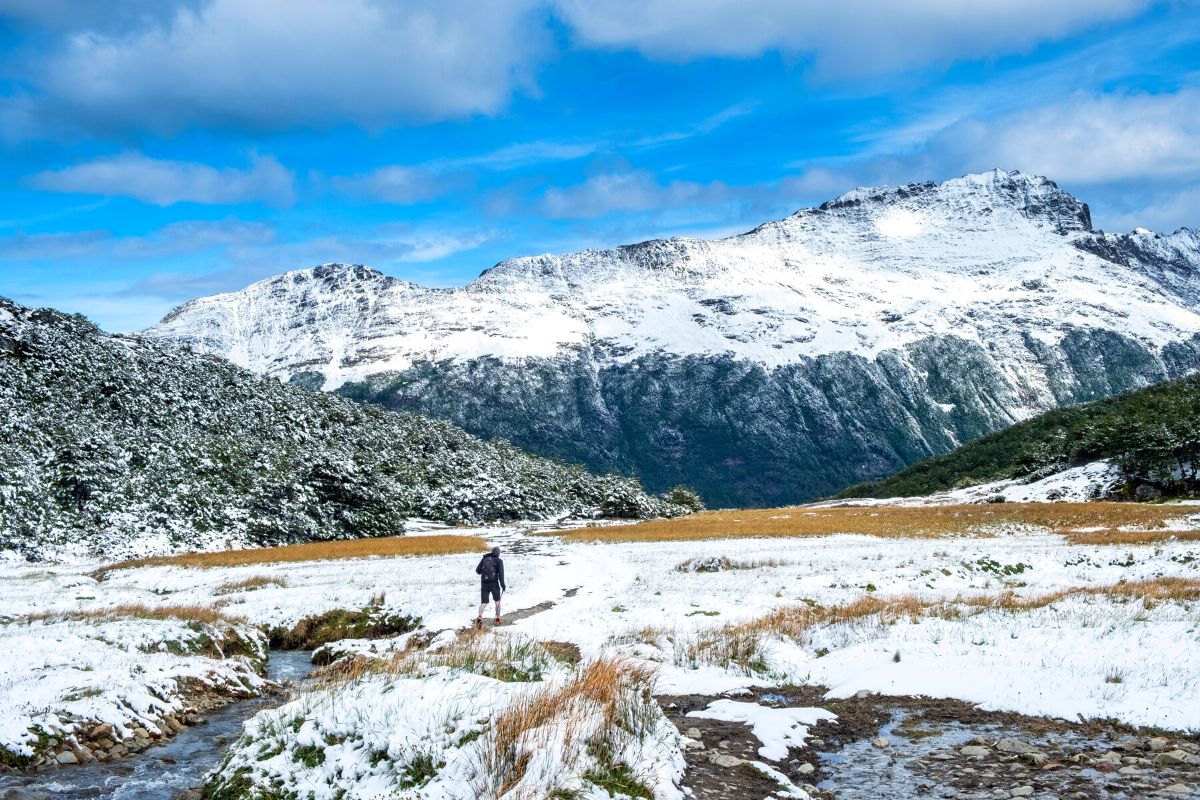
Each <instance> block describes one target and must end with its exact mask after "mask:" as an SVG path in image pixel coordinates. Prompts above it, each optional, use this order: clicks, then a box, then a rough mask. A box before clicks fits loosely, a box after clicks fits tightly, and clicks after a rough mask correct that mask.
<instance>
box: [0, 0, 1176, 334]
mask: <svg viewBox="0 0 1200 800" xmlns="http://www.w3.org/2000/svg"><path fill="white" fill-rule="evenodd" d="M0 150H2V151H3V157H2V158H0V295H4V296H8V297H11V298H13V299H15V300H17V301H18V302H22V303H25V304H28V305H39V306H40V305H49V306H54V307H57V308H61V309H64V310H68V311H79V312H82V313H85V314H87V315H88V316H90V317H92V318H93V319H94V320H96V321H97V322H98V323H100V324H101V326H103V327H105V328H106V329H109V330H117V331H119V330H131V329H137V328H141V327H145V326H147V325H149V324H152V323H153V322H154V321H156V320H157V319H159V318H160V317H161V316H162V315H163V314H164V313H166V312H167V311H168V310H169V309H170V308H172V307H173V306H174V305H176V304H178V303H180V302H182V301H184V300H187V299H189V298H191V297H194V296H198V295H202V294H209V293H212V292H216V291H224V290H230V289H236V288H239V287H241V286H244V285H246V284H248V283H251V282H253V281H255V280H258V279H260V278H263V277H266V276H269V275H272V274H275V273H277V272H281V271H284V270H287V269H295V268H301V267H308V266H312V265H314V264H318V263H322V262H327V261H350V262H362V263H367V264H371V265H373V266H375V267H377V268H379V269H380V270H382V271H384V272H386V273H388V274H392V275H396V276H399V277H403V278H407V279H409V280H413V281H416V282H419V283H424V284H427V285H435V286H450V285H458V284H462V283H466V282H468V281H470V280H471V279H472V278H474V277H475V276H476V275H477V274H478V273H479V272H481V271H482V270H483V269H485V268H487V267H489V266H491V265H492V264H494V263H495V262H497V261H500V260H502V259H504V258H508V257H512V256H518V255H529V254H534V253H542V252H562V251H569V250H576V249H581V248H585V247H599V246H611V245H616V244H621V243H625V242H631V241H638V240H642V239H646V238H652V237H656V236H667V235H677V234H678V235H696V236H720V235H725V234H729V233H734V232H738V231H741V230H744V229H747V228H750V227H753V226H754V225H757V224H758V223H760V222H763V221H766V220H768V219H771V218H776V217H780V216H784V215H786V214H788V213H790V212H792V211H794V210H796V209H798V208H802V207H805V206H808V205H814V204H818V203H820V202H822V201H824V200H826V199H829V198H831V197H834V196H837V195H838V194H841V193H842V192H845V191H848V190H850V189H852V188H854V187H855V186H858V185H871V184H880V183H905V182H909V181H923V180H930V179H933V180H939V179H944V178H948V177H953V176H955V175H960V174H963V173H964V172H969V171H977V170H985V169H990V168H992V167H996V166H999V167H1003V168H1006V169H1020V170H1022V171H1026V172H1036V173H1040V174H1044V175H1047V176H1049V177H1051V178H1053V179H1055V180H1057V181H1058V182H1059V184H1060V185H1062V186H1064V187H1065V188H1066V189H1068V190H1069V191H1071V192H1073V193H1075V194H1076V195H1077V196H1079V197H1080V198H1081V199H1083V200H1085V201H1087V202H1088V203H1089V204H1090V205H1091V206H1092V209H1093V216H1094V218H1095V222H1096V224H1097V225H1098V226H1099V227H1102V228H1104V229H1106V230H1118V231H1126V230H1129V229H1131V228H1133V227H1135V226H1143V227H1148V228H1152V229H1155V230H1160V231H1168V232H1169V231H1172V230H1174V229H1176V228H1178V227H1181V226H1188V227H1196V226H1198V225H1200V183H1198V180H1197V179H1198V178H1200V4H1197V3H1194V2H1174V3H1171V2H1166V3H1155V2H1150V1H1149V0H1086V1H1085V0H1037V1H1036V2H1035V1H1034V0H974V2H965V1H964V0H953V1H952V0H912V1H911V2H906V3H902V4H900V3H890V2H889V3H883V2H869V1H868V0H841V1H840V2H838V3H836V4H835V3H816V2H774V0H757V1H756V2H748V0H609V1H608V2H604V3H595V2H584V0H493V1H492V2H454V0H441V1H440V2H427V0H409V1H408V2H403V3H399V2H397V3H385V2H375V1H374V0H342V2H339V3H327V2H315V0H289V2H283V0H277V1H276V2H267V1H266V0H111V2H104V3H98V2H93V0H0Z"/></svg>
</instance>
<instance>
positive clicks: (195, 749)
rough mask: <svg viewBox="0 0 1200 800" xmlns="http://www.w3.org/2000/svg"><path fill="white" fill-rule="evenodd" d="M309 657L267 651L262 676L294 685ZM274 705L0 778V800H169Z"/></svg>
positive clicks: (229, 710)
mask: <svg viewBox="0 0 1200 800" xmlns="http://www.w3.org/2000/svg"><path fill="white" fill-rule="evenodd" d="M311 656H312V654H311V653H309V652H307V651H303V650H293V651H283V650H273V651H271V659H270V661H269V662H268V666H267V675H268V677H270V678H271V679H272V680H274V681H278V682H281V683H288V684H291V685H293V686H295V685H299V684H301V683H303V682H304V680H305V678H306V677H307V676H308V674H309V673H310V672H311V671H312V669H313V665H312V662H311ZM280 702H281V697H280V696H279V695H274V696H267V697H262V698H256V699H252V700H243V701H241V702H235V703H230V704H229V705H226V706H224V707H222V708H219V709H216V710H214V711H212V712H211V713H208V714H205V718H206V720H207V721H206V722H202V723H200V724H198V725H193V726H191V727H188V728H184V729H183V730H181V731H180V732H179V733H178V734H177V735H175V736H173V737H171V738H170V739H169V740H167V741H166V742H164V743H163V744H161V745H158V746H157V747H151V748H150V749H148V750H145V751H143V752H141V753H137V754H136V755H133V756H130V757H128V758H121V759H117V760H114V761H108V762H96V763H92V764H84V765H81V766H75V767H63V768H60V769H55V770H51V771H49V772H43V773H41V774H37V775H0V799H3V800H9V798H12V800H49V798H55V800H58V798H62V800H98V799H99V798H104V800H110V799H111V800H171V798H173V797H175V796H176V795H178V794H179V793H180V792H184V791H186V790H188V789H191V788H194V787H196V786H198V785H199V784H200V783H201V782H202V781H203V780H204V776H205V775H206V774H207V773H208V772H209V771H210V770H211V769H213V768H214V767H216V766H217V765H218V764H220V763H221V759H222V758H223V757H224V755H225V750H226V748H227V747H228V746H229V745H230V744H231V743H232V742H233V741H234V740H235V739H237V737H238V736H240V735H241V732H242V723H243V722H245V721H246V720H247V719H249V718H250V717H252V716H253V715H254V714H256V713H257V712H259V711H261V710H263V709H264V708H270V707H271V706H274V705H277V704H278V703H280Z"/></svg>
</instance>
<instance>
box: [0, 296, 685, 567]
mask: <svg viewBox="0 0 1200 800" xmlns="http://www.w3.org/2000/svg"><path fill="white" fill-rule="evenodd" d="M0 337H2V338H3V341H4V342H7V343H8V344H7V345H5V346H4V347H0V550H18V551H21V552H24V553H26V554H27V555H33V556H36V555H38V554H40V553H44V552H48V551H50V550H58V549H62V548H66V547H77V548H78V549H80V550H82V551H84V552H86V551H88V550H91V551H93V552H95V551H97V550H100V549H104V548H107V547H109V546H110V545H112V544H113V543H121V544H122V546H123V549H124V550H125V552H129V551H130V549H129V547H128V546H127V545H128V543H130V542H136V541H149V540H153V541H154V542H156V544H155V545H154V546H155V547H156V548H158V549H162V548H168V549H169V548H176V547H178V548H189V547H200V546H206V545H218V546H219V545H223V544H224V543H225V542H227V541H228V542H231V543H234V544H271V543H279V542H298V541H307V540H311V539H331V538H351V537H359V536H381V535H389V534H396V533H400V532H402V531H403V527H404V520H405V519H406V518H409V517H415V516H420V517H428V518H433V519H439V520H445V521H447V522H481V521H486V520H499V519H518V518H539V517H543V518H544V517H548V516H551V515H560V514H575V515H582V516H599V515H605V514H608V515H621V516H656V515H662V514H675V513H682V512H683V509H682V508H681V507H679V506H677V505H674V504H672V503H670V502H668V501H666V500H662V499H659V498H653V497H649V496H648V495H646V494H645V493H644V492H643V491H642V489H641V487H640V486H639V485H638V484H637V482H636V481H633V480H630V479H626V478H619V477H613V476H596V475H592V474H590V473H588V472H586V471H584V470H583V469H581V468H578V467H570V466H566V465H563V464H559V463H556V462H552V461H549V460H546V459H541V458H536V457H533V456H530V455H528V454H526V453H524V452H522V451H520V450H518V449H517V448H515V447H513V446H512V445H510V444H508V443H507V442H503V441H492V442H483V441H480V440H479V439H476V438H474V437H472V436H470V435H469V434H467V433H465V432H464V431H462V430H461V429H459V428H456V427H455V426H453V425H451V424H449V423H446V422H437V421H433V420H430V419H427V418H424V417H421V416H417V415H414V414H404V413H394V412H390V411H386V410H383V409H379V408H374V407H366V406H362V405H359V404H357V403H353V402H351V401H349V400H344V399H340V398H337V397H332V396H328V395H322V394H319V393H314V392H311V391H308V390H306V389H303V388H300V387H295V386H286V385H284V384H282V383H280V382H279V381H278V380H275V379H273V378H262V377H258V376H255V375H252V374H250V373H248V372H245V371H244V370H241V369H238V368H236V367H234V366H232V365H230V364H228V363H227V362H225V361H223V360H220V359H217V358H213V357H208V356H198V355H195V354H193V353H191V352H190V351H187V350H185V349H182V348H179V347H178V346H175V345H171V344H166V343H160V342H155V341H151V340H146V339H142V338H137V337H119V336H108V335H105V334H103V333H101V332H100V331H98V330H97V329H96V328H95V326H93V325H92V324H91V323H89V322H87V321H86V320H84V319H82V318H79V317H72V316H68V315H64V314H58V313H56V312H52V311H44V310H43V311H32V310H30V309H26V308H23V307H21V306H18V305H15V304H13V303H10V302H8V301H5V300H0ZM148 546H149V545H148ZM133 551H135V552H136V547H134V548H133Z"/></svg>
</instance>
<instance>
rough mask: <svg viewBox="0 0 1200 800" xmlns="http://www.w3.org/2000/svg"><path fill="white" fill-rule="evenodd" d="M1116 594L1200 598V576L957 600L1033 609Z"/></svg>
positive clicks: (1162, 598) (1152, 598) (958, 600)
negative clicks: (1074, 598) (1084, 597)
mask: <svg viewBox="0 0 1200 800" xmlns="http://www.w3.org/2000/svg"><path fill="white" fill-rule="evenodd" d="M1081 596H1090V597H1112V598H1118V599H1127V600H1142V601H1143V602H1146V603H1150V604H1153V603H1161V602H1164V601H1169V600H1175V601H1191V600H1200V578H1171V577H1159V578H1146V579H1145V580H1140V581H1122V582H1120V583H1113V584H1108V585H1106V586H1078V587H1072V588H1070V589H1058V590H1056V591H1053V592H1044V593H1042V594H1035V595H1026V596H1023V597H1022V596H1019V595H1017V594H1015V593H1014V592H1012V591H1007V592H1001V593H1000V594H994V595H977V596H973V597H959V598H956V599H955V600H953V601H950V602H954V603H961V604H963V605H967V606H971V607H973V608H1001V609H1004V610H1006V611H1029V610H1031V609H1037V608H1045V607H1046V606H1049V605H1053V604H1054V603H1057V602H1058V601H1060V600H1065V599H1066V598H1068V597H1081Z"/></svg>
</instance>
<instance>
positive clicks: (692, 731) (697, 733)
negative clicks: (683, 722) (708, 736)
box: [684, 728, 704, 739]
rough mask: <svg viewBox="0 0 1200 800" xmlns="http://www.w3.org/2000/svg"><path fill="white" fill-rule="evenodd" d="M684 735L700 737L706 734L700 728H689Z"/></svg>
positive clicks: (694, 737) (692, 737)
mask: <svg viewBox="0 0 1200 800" xmlns="http://www.w3.org/2000/svg"><path fill="white" fill-rule="evenodd" d="M684 735H685V736H687V737H688V738H689V739H699V738H701V737H703V736H704V734H703V733H701V732H700V729H699V728H688V729H687V732H686V733H685V734H684Z"/></svg>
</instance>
